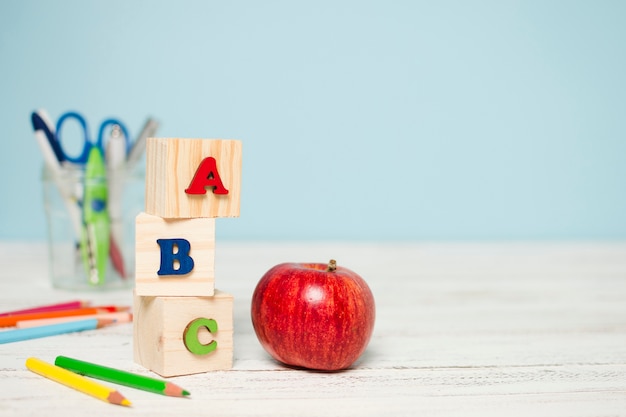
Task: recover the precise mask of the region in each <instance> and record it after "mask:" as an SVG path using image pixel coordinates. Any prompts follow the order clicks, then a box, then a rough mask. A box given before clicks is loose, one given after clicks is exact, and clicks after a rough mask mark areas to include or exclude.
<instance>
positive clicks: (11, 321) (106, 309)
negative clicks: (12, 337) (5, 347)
mask: <svg viewBox="0 0 626 417" xmlns="http://www.w3.org/2000/svg"><path fill="white" fill-rule="evenodd" d="M126 310H128V307H118V306H99V307H85V308H77V309H74V310H59V311H43V312H38V313H25V314H14V315H12V316H5V317H0V327H10V326H15V325H16V324H17V322H18V321H23V320H38V319H48V318H53V317H70V316H87V315H90V314H100V313H112V312H115V311H126Z"/></svg>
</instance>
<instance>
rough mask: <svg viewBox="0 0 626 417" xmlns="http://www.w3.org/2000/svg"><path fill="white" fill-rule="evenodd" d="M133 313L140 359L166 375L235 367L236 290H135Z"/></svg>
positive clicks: (135, 337) (135, 354)
mask: <svg viewBox="0 0 626 417" xmlns="http://www.w3.org/2000/svg"><path fill="white" fill-rule="evenodd" d="M133 313H134V317H133V352H134V359H135V362H137V363H138V364H140V365H142V366H144V367H146V368H148V369H150V370H151V371H153V372H156V373H157V374H159V375H161V376H164V377H170V376H177V375H189V374H195V373H200V372H207V371H216V370H225V369H230V368H232V366H233V296H232V295H230V294H227V293H224V292H222V291H219V290H216V291H215V296H213V297H141V296H138V295H136V294H135V297H134V310H133ZM209 323H210V324H209ZM213 325H215V326H216V327H217V330H216V329H215V328H214V327H213ZM210 327H213V328H212V329H211V332H209V330H208V328H210ZM188 345H189V347H188ZM193 352H196V353H193Z"/></svg>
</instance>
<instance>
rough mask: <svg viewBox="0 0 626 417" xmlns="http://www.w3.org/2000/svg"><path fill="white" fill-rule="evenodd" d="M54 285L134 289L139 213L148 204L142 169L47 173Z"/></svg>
mask: <svg viewBox="0 0 626 417" xmlns="http://www.w3.org/2000/svg"><path fill="white" fill-rule="evenodd" d="M42 184H43V198H44V207H45V213H46V221H47V231H48V258H49V259H48V260H49V262H48V264H49V274H50V279H51V282H52V285H53V286H54V287H56V288H62V289H68V290H92V291H99V290H110V289H120V288H132V287H133V285H134V273H135V217H136V215H137V214H138V213H139V212H141V211H142V210H143V208H144V204H145V198H144V194H145V175H144V172H143V170H142V169H134V170H132V171H130V170H126V169H118V170H116V171H115V172H113V173H110V172H109V173H106V174H104V173H103V174H102V175H97V174H95V175H94V173H89V172H86V171H85V169H84V168H83V167H81V166H78V165H77V166H69V167H68V166H65V167H63V169H62V170H60V171H59V172H55V173H53V172H51V171H50V170H48V169H47V168H46V167H44V169H43V173H42Z"/></svg>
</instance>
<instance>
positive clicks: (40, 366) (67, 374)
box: [26, 358, 130, 406]
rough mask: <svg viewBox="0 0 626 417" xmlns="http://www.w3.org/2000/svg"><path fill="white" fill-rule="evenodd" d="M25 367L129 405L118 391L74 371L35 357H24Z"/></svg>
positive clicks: (95, 395)
mask: <svg viewBox="0 0 626 417" xmlns="http://www.w3.org/2000/svg"><path fill="white" fill-rule="evenodd" d="M26 367H27V368H28V369H29V370H31V371H33V372H34V373H36V374H39V375H41V376H43V377H46V378H48V379H51V380H53V381H55V382H58V383H60V384H63V385H65V386H67V387H70V388H74V389H75V390H77V391H80V392H82V393H85V394H88V395H91V396H92V397H95V398H98V399H100V400H102V401H106V402H108V403H111V404H117V405H125V406H130V401H128V400H127V399H126V398H124V396H123V395H122V394H120V393H119V391H117V390H115V389H113V388H109V387H106V386H104V385H101V384H98V383H97V382H94V381H91V380H89V379H87V378H85V377H82V376H80V375H78V374H75V373H74V372H71V371H68V370H66V369H63V368H60V367H58V366H55V365H52V364H49V363H47V362H44V361H42V360H40V359H37V358H28V359H26Z"/></svg>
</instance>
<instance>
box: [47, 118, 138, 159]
mask: <svg viewBox="0 0 626 417" xmlns="http://www.w3.org/2000/svg"><path fill="white" fill-rule="evenodd" d="M69 120H76V121H77V122H78V124H79V125H80V128H81V130H82V134H83V137H82V142H83V149H82V151H81V153H80V154H79V155H78V156H72V155H68V154H67V153H66V152H65V151H64V150H63V147H62V145H61V141H62V135H61V133H62V129H63V126H64V125H65V123H67V121H69ZM108 128H111V129H116V128H117V129H120V130H121V131H122V136H123V138H124V142H125V147H124V154H127V153H128V151H129V150H130V137H129V136H128V129H126V126H125V125H124V124H123V123H122V122H121V121H119V120H117V119H106V120H105V121H103V122H102V123H101V124H100V127H99V129H98V135H97V137H96V141H95V142H94V141H92V139H91V136H90V135H89V128H88V127H87V121H86V120H85V118H84V117H83V116H82V115H81V114H80V113H77V112H74V111H69V112H67V113H64V114H62V115H61V117H59V120H58V121H57V125H56V135H55V136H56V142H57V144H58V147H59V149H60V152H61V154H62V158H64V160H67V161H69V162H72V163H74V164H80V165H82V164H86V163H87V160H88V158H89V152H91V149H92V148H98V149H100V152H101V153H102V154H103V155H106V148H105V144H104V139H105V136H106V135H107V129H108ZM61 162H62V161H61Z"/></svg>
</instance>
